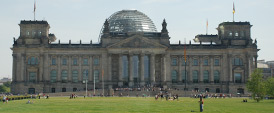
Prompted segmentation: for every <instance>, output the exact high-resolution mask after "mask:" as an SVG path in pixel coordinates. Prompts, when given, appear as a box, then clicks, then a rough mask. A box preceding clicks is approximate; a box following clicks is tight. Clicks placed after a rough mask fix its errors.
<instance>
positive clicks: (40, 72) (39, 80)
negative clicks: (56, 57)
mask: <svg viewBox="0 0 274 113" xmlns="http://www.w3.org/2000/svg"><path fill="white" fill-rule="evenodd" d="M43 65H44V57H43V54H40V58H39V77H38V79H37V81H38V82H43V78H42V76H43V71H44V70H43V69H44V68H43Z"/></svg>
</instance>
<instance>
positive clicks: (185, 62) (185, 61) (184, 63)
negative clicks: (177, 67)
mask: <svg viewBox="0 0 274 113" xmlns="http://www.w3.org/2000/svg"><path fill="white" fill-rule="evenodd" d="M185 65H187V60H186V59H185V57H183V59H182V66H185Z"/></svg>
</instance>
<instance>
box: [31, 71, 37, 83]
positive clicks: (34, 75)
mask: <svg viewBox="0 0 274 113" xmlns="http://www.w3.org/2000/svg"><path fill="white" fill-rule="evenodd" d="M35 80H36V72H29V81H30V82H35Z"/></svg>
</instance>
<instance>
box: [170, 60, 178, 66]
mask: <svg viewBox="0 0 274 113" xmlns="http://www.w3.org/2000/svg"><path fill="white" fill-rule="evenodd" d="M171 65H172V66H177V59H176V58H172V64H171Z"/></svg>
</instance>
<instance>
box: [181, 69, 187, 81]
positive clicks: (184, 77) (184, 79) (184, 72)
mask: <svg viewBox="0 0 274 113" xmlns="http://www.w3.org/2000/svg"><path fill="white" fill-rule="evenodd" d="M186 80H187V71H185V70H183V71H182V82H183V83H185V82H187V81H186Z"/></svg>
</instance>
